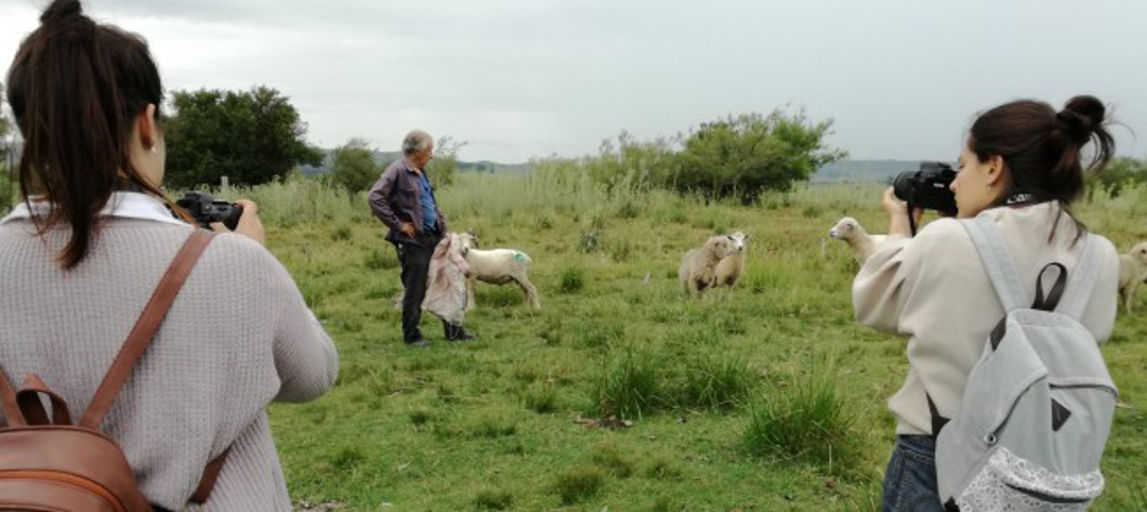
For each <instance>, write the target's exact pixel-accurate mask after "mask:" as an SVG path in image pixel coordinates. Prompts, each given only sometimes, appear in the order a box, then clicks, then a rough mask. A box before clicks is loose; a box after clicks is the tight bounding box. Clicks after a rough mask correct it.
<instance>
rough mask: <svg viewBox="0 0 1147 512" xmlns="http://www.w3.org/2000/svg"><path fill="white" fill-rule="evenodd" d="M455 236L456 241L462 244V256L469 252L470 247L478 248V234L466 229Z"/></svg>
mask: <svg viewBox="0 0 1147 512" xmlns="http://www.w3.org/2000/svg"><path fill="white" fill-rule="evenodd" d="M457 236H458V242H459V244H460V245H461V246H462V256H466V255H467V254H469V253H470V250H471V249H477V248H478V235H475V234H474V233H473V232H470V231H467V232H465V233H462V234H460V235H457Z"/></svg>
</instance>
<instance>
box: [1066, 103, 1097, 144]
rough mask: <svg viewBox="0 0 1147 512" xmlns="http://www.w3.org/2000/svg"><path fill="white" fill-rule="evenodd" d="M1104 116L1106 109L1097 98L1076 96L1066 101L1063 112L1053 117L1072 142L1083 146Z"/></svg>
mask: <svg viewBox="0 0 1147 512" xmlns="http://www.w3.org/2000/svg"><path fill="white" fill-rule="evenodd" d="M1105 116H1106V108H1105V107H1104V106H1103V102H1101V101H1099V98H1096V97H1094V96H1076V97H1074V98H1072V99H1070V100H1068V102H1067V105H1066V106H1064V108H1063V110H1061V111H1059V113H1057V114H1056V115H1055V119H1056V122H1057V123H1058V124H1059V127H1060V128H1062V129H1063V130H1064V131H1065V132H1067V134H1068V135H1070V136H1071V138H1072V140H1075V141H1077V142H1079V143H1080V144H1083V143H1086V142H1087V141H1088V140H1089V139H1091V135H1092V134H1093V133H1095V130H1096V128H1099V127H1100V126H1101V125H1102V124H1103V121H1104V117H1105Z"/></svg>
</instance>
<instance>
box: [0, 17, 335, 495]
mask: <svg viewBox="0 0 1147 512" xmlns="http://www.w3.org/2000/svg"><path fill="white" fill-rule="evenodd" d="M40 21H41V25H40V27H39V28H38V29H37V30H36V31H34V32H32V33H31V34H30V35H29V36H28V37H27V38H26V39H25V40H24V41H23V43H22V44H21V45H20V47H19V49H18V51H17V54H16V56H15V59H14V60H13V63H12V66H11V68H10V69H9V72H8V79H7V83H8V98H9V103H10V104H11V107H12V111H13V113H14V114H15V117H16V121H17V124H18V125H19V128H20V131H21V133H22V135H23V138H24V141H25V144H24V153H23V158H22V160H21V162H20V167H19V176H20V188H21V193H22V195H23V197H24V203H23V204H21V205H19V206H18V207H17V208H15V209H14V210H13V211H12V212H11V213H10V214H9V215H8V216H7V217H5V218H4V219H3V220H2V221H0V325H3V326H4V329H2V330H0V378H2V380H3V382H0V395H2V396H0V399H2V400H0V403H2V405H3V408H0V413H2V414H0V418H2V419H3V422H2V423H0V424H2V425H4V426H5V427H6V428H8V429H10V430H11V431H12V432H3V431H0V443H5V444H3V446H4V450H5V452H6V453H15V450H16V448H18V447H19V446H21V445H22V444H27V442H23V443H22V444H21V443H20V442H17V441H19V440H20V439H21V438H18V437H14V436H17V435H30V433H35V432H34V430H35V429H34V428H32V427H35V426H37V425H41V426H42V425H44V424H45V423H54V424H56V425H70V424H71V422H70V418H69V415H68V414H67V413H66V409H65V407H64V406H65V405H67V406H70V407H71V413H72V414H74V417H75V418H77V421H76V422H75V424H76V425H83V426H85V428H89V429H91V430H94V431H99V432H102V433H103V435H105V436H106V437H107V438H108V439H110V440H111V441H113V442H114V443H115V444H117V445H118V446H119V448H120V449H122V452H123V454H124V456H125V458H126V463H127V464H128V465H130V468H129V471H128V475H129V477H126V478H127V480H129V482H128V483H123V482H118V484H123V485H122V486H121V487H120V488H122V489H127V488H128V487H134V486H138V489H139V491H140V493H139V495H138V496H137V495H133V496H128V497H127V498H124V497H122V496H120V498H117V499H120V501H121V502H122V503H124V504H126V505H125V506H126V507H127V510H137V509H138V508H132V507H133V506H143V505H140V504H141V503H143V504H146V505H147V506H154V507H155V508H156V509H157V510H181V509H183V508H185V506H187V505H188V503H189V501H191V500H192V498H193V495H194V497H195V501H197V502H202V501H203V500H207V503H208V505H209V508H210V509H211V510H234V511H248V510H287V511H289V510H291V503H290V500H289V498H288V497H287V490H286V484H285V482H284V479H283V473H282V469H281V467H280V465H279V461H278V456H277V453H276V451H275V445H274V441H273V439H272V437H271V431H270V428H269V424H268V418H267V412H266V407H267V405H268V404H269V403H270V402H271V401H276V400H277V401H287V402H304V401H308V400H312V399H314V398H316V397H318V396H320V395H322V394H323V393H325V392H326V391H327V390H328V389H330V387H331V386H332V385H333V383H334V380H335V377H336V375H337V371H338V357H337V354H336V351H335V348H334V345H333V344H332V342H331V340H330V338H329V337H328V336H327V334H326V333H325V332H324V331H323V329H322V327H321V326H320V324H319V322H318V321H317V320H316V319H315V317H314V315H313V314H311V312H310V310H309V309H308V308H307V306H306V304H305V303H304V301H303V298H302V296H301V294H300V293H299V291H298V289H297V287H296V285H295V283H294V281H293V280H292V279H291V277H290V275H289V274H288V273H287V270H286V269H285V268H284V267H283V266H282V265H281V264H280V263H279V262H278V261H277V260H276V259H275V258H274V256H272V255H271V254H270V253H269V252H268V251H267V250H266V249H264V248H263V246H262V244H263V241H264V235H263V228H262V225H261V223H260V222H259V218H258V216H257V207H256V205H255V204H254V203H252V202H250V201H244V202H241V203H240V204H241V205H242V207H243V213H242V216H241V218H240V219H239V222H238V226H237V227H236V229H235V232H234V233H231V232H226V233H218V234H217V235H215V236H213V237H212V236H207V235H206V234H205V233H208V232H206V231H203V230H198V229H197V228H195V227H194V226H193V225H190V224H188V223H187V222H186V221H184V220H181V219H178V218H175V217H174V216H173V214H172V213H171V211H169V210H168V208H167V207H168V206H173V205H172V204H171V201H170V200H169V199H167V198H166V196H165V194H164V193H163V191H162V189H161V187H160V184H161V183H162V180H163V174H164V153H165V152H164V148H165V146H164V137H163V116H162V115H161V106H162V104H163V88H162V85H161V81H160V77H159V73H158V71H157V68H156V65H155V63H154V62H153V60H152V58H151V55H150V53H149V50H148V47H147V44H146V43H145V42H144V40H143V39H141V38H140V37H139V36H136V35H134V34H130V33H127V32H124V31H122V30H120V29H119V28H117V27H114V26H111V25H101V24H97V23H95V22H93V21H92V20H91V19H90V18H88V17H87V16H85V15H84V14H83V13H82V11H81V7H80V3H79V2H78V1H77V0H56V1H54V2H52V3H51V5H50V6H49V7H48V8H47V9H46V10H45V12H44V13H43V15H42V16H41V18H40ZM176 210H178V209H176ZM193 246H194V251H201V252H198V253H196V254H197V255H196V256H195V257H186V259H183V260H181V258H184V257H185V256H186V255H187V254H190V253H191V252H194V251H192V249H193ZM181 261H182V263H180V262H181ZM173 262H174V263H173ZM173 275H181V276H182V277H181V278H180V279H183V281H182V284H181V285H180V284H174V285H171V286H172V289H174V291H172V289H169V288H164V287H162V286H160V287H157V285H159V284H161V283H163V284H165V286H166V284H167V283H173V282H177V281H178V279H176V278H174V277H172V276H173ZM164 298H165V299H164ZM163 300H167V301H168V302H169V304H168V305H165V306H163V307H157V309H154V310H153V309H152V306H151V305H152V304H153V303H157V302H163ZM145 306H147V309H146V311H147V312H148V313H145V314H141V311H145ZM165 308H166V309H165ZM149 325H150V327H147V326H149ZM149 329H151V331H149ZM151 332H154V336H151V335H150V333H151ZM141 333H142V334H141ZM125 340H128V342H125ZM133 340H135V341H133ZM129 347H130V349H129ZM121 348H123V351H122V352H121ZM133 351H134V352H135V353H134V355H133V354H132V352H133ZM113 361H114V366H113ZM109 368H111V369H112V370H111V371H109ZM31 374H35V376H34V377H33V376H32V375H31ZM25 376H28V377H27V378H25ZM22 380H23V382H24V383H23V384H21V381H22ZM19 388H22V389H19ZM97 389H98V390H99V391H98V392H97ZM41 395H42V396H48V397H50V398H51V399H52V400H51V402H50V403H51V405H52V408H51V409H52V419H51V420H50V421H48V420H46V414H45V413H44V410H43V406H42V404H40V403H39V398H36V400H35V401H31V400H29V399H28V397H30V396H36V397H38V396H41ZM61 410H65V412H63V413H62V414H61ZM81 413H83V414H82V417H81ZM54 432H56V433H57V434H58V433H60V432H64V433H69V432H71V431H70V430H68V429H67V428H60V429H56V430H55V431H54ZM33 437H34V436H33ZM46 446H51V443H49V444H47V445H46ZM72 451H73V452H76V451H80V447H79V445H78V447H77V448H76V449H74V450H72ZM35 455H36V454H34V453H33V454H30V455H28V456H29V457H35ZM64 455H66V454H64ZM104 462H106V463H107V464H108V467H111V462H108V461H104ZM0 464H7V465H8V466H6V467H3V468H0V484H2V485H0V504H8V502H5V501H4V500H5V499H8V500H15V499H18V498H13V496H17V497H18V496H33V497H37V499H60V500H63V499H72V498H68V497H64V496H63V493H66V492H68V493H70V492H78V491H76V489H77V488H91V489H95V491H98V492H97V494H99V495H100V496H105V497H106V496H110V494H109V491H108V490H107V489H106V488H105V489H102V490H101V489H100V488H99V487H100V486H98V485H97V486H95V487H92V486H91V485H88V484H83V483H82V482H80V483H77V480H76V479H75V478H74V477H73V476H69V475H65V476H59V475H56V476H52V475H48V473H49V472H48V471H46V470H43V471H29V470H28V469H27V467H25V466H19V464H17V462H13V459H12V458H11V457H9V458H7V459H6V458H4V457H0ZM20 464H23V462H20ZM205 468H206V469H205ZM5 469H6V470H9V471H8V473H4V471H3V470H5ZM108 471H110V470H108V469H107V468H102V472H105V473H106V472H108ZM98 472H100V471H97V473H98ZM131 473H134V483H132V482H130V480H131V478H130V475H131ZM13 475H15V476H13ZM45 475H47V476H45ZM49 477H50V478H53V479H55V480H52V481H54V482H56V483H57V484H59V485H55V486H50V487H48V488H52V489H57V490H58V491H59V493H60V496H61V497H47V494H52V493H46V492H42V491H37V489H42V488H45V487H43V486H44V485H47V484H45V483H44V482H45V481H47V480H46V479H48V478H49ZM37 479H40V480H37ZM121 480H123V479H121ZM60 482H63V484H61V483H60ZM113 483H115V482H113ZM64 484H67V485H64ZM85 485H87V486H88V487H84V486H85ZM37 486H40V487H37ZM95 491H93V492H95ZM115 492H117V491H115V489H113V490H112V491H111V494H115ZM5 493H7V494H5ZM21 493H23V494H21ZM123 494H124V495H127V494H132V493H131V492H129V491H128V490H124V491H123ZM107 499H109V500H110V499H112V498H111V497H108V498H107ZM53 503H55V502H53ZM69 503H71V502H69ZM132 504H134V505H132ZM0 508H4V507H0ZM17 508H20V507H17ZM68 510H76V509H74V508H68ZM85 510H86V509H85ZM101 510H102V509H101Z"/></svg>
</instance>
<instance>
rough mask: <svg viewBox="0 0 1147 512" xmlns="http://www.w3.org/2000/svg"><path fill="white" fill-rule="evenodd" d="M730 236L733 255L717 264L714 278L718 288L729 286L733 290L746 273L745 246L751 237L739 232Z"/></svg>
mask: <svg viewBox="0 0 1147 512" xmlns="http://www.w3.org/2000/svg"><path fill="white" fill-rule="evenodd" d="M729 236H731V237H732V238H733V253H732V254H730V255H728V256H725V257H724V258H721V262H720V263H717V268H716V269H715V270H714V278H715V280H716V282H717V284H716V286H727V287H729V290H732V289H733V285H735V284H737V280H738V279H740V278H741V274H743V273H744V272H745V244H746V243H747V242H748V241H749V235H746V234H744V233H742V232H740V231H737V232H736V233H733V234H732V235H729Z"/></svg>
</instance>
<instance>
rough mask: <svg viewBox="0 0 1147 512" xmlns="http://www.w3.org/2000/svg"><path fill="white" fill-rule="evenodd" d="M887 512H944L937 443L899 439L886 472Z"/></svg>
mask: <svg viewBox="0 0 1147 512" xmlns="http://www.w3.org/2000/svg"><path fill="white" fill-rule="evenodd" d="M882 510H883V512H917V511H925V512H933V511H935V512H944V507H943V506H942V505H941V503H940V492H939V491H937V490H936V440H934V439H932V437H931V436H896V446H895V447H894V448H893V449H892V459H891V460H889V461H888V469H886V470H885V471H884V506H883V508H882Z"/></svg>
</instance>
